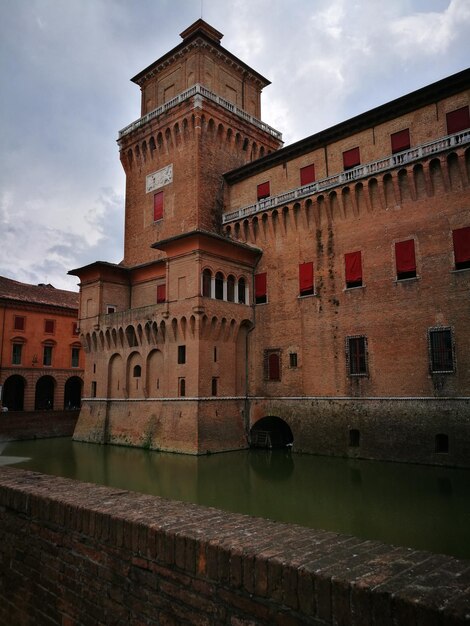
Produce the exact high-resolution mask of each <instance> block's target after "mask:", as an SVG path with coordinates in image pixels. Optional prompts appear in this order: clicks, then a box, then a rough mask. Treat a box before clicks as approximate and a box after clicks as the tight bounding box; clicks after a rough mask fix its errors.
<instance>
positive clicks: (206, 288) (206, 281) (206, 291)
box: [202, 269, 212, 298]
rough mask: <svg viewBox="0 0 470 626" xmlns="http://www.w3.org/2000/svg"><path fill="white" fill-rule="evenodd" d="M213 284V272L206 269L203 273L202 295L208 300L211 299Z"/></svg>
mask: <svg viewBox="0 0 470 626" xmlns="http://www.w3.org/2000/svg"><path fill="white" fill-rule="evenodd" d="M211 282H212V272H211V271H210V270H208V269H205V270H204V271H203V272H202V295H203V296H205V297H206V298H210V297H211Z"/></svg>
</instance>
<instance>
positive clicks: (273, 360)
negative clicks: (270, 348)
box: [268, 352, 280, 380]
mask: <svg viewBox="0 0 470 626" xmlns="http://www.w3.org/2000/svg"><path fill="white" fill-rule="evenodd" d="M268 370H269V380H279V379H280V368H279V355H278V354H276V353H275V352H273V353H271V354H270V355H269V358H268Z"/></svg>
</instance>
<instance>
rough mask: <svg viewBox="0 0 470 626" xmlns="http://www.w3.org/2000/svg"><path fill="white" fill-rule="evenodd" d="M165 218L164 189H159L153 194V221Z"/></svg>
mask: <svg viewBox="0 0 470 626" xmlns="http://www.w3.org/2000/svg"><path fill="white" fill-rule="evenodd" d="M161 219H163V191H159V192H158V193H156V194H155V195H154V196H153V221H154V222H157V221H158V220H161Z"/></svg>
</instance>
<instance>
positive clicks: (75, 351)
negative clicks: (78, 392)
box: [72, 348, 80, 367]
mask: <svg viewBox="0 0 470 626" xmlns="http://www.w3.org/2000/svg"><path fill="white" fill-rule="evenodd" d="M79 362H80V348H72V367H78V364H79Z"/></svg>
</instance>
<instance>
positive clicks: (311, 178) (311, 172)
mask: <svg viewBox="0 0 470 626" xmlns="http://www.w3.org/2000/svg"><path fill="white" fill-rule="evenodd" d="M313 182H315V165H313V163H312V165H306V166H305V167H301V168H300V185H301V186H303V185H308V184H309V183H313Z"/></svg>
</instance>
